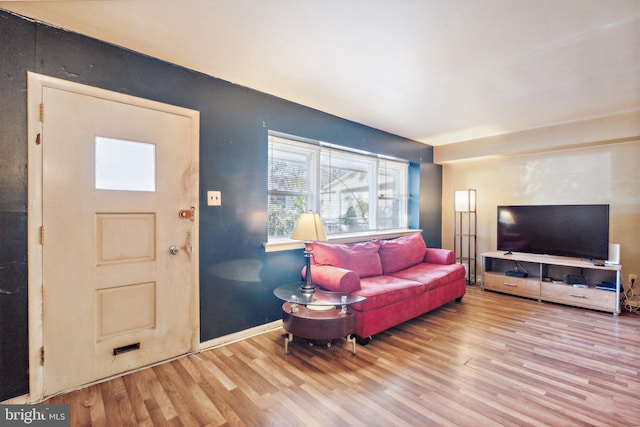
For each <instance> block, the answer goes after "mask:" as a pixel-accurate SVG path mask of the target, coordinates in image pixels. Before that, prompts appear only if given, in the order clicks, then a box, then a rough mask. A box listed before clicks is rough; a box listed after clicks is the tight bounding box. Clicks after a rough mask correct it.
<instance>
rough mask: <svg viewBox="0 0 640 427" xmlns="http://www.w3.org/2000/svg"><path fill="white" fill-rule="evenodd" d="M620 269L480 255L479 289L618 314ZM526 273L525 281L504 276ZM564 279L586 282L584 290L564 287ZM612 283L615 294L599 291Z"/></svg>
mask: <svg viewBox="0 0 640 427" xmlns="http://www.w3.org/2000/svg"><path fill="white" fill-rule="evenodd" d="M621 270H622V266H621V265H617V264H616V265H595V264H593V263H591V262H589V261H587V260H584V259H579V258H569V257H558V256H548V255H535V254H527V253H520V252H514V253H508V254H507V253H505V252H502V251H494V252H485V253H483V254H482V289H483V290H484V289H487V290H492V291H497V292H503V293H507V294H512V295H518V296H522V297H527V298H534V299H537V300H538V301H550V302H556V303H560V304H566V305H572V306H575V307H583V308H589V309H593V310H600V311H607V312H611V313H613V315H614V316H617V315H618V314H620V290H621V286H620V272H621ZM511 271H520V272H526V277H512V276H508V275H507V272H511ZM565 276H577V277H584V278H586V282H587V283H586V285H587V286H586V287H582V286H574V285H571V284H568V283H565V281H564V278H565ZM603 282H609V283H615V291H610V290H605V289H598V288H596V286H597V285H600V284H601V283H603Z"/></svg>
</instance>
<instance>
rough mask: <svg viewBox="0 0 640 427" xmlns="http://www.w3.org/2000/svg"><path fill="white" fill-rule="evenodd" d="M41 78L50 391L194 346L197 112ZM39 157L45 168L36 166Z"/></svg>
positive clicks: (45, 350)
mask: <svg viewBox="0 0 640 427" xmlns="http://www.w3.org/2000/svg"><path fill="white" fill-rule="evenodd" d="M40 82H41V84H40V85H39V86H37V85H34V86H36V87H34V88H32V87H31V85H30V96H31V91H32V90H35V91H38V92H39V95H40V98H41V101H40V102H41V104H42V105H43V108H42V110H41V113H42V114H41V119H42V121H41V122H40V126H41V135H40V138H37V139H38V141H37V144H36V145H37V148H36V150H40V152H39V153H38V152H36V153H34V156H33V157H34V158H33V159H31V158H30V164H29V167H30V168H38V167H41V184H38V183H34V185H35V186H38V185H41V193H40V195H41V206H42V218H41V219H42V223H41V226H38V224H37V223H36V222H35V221H33V223H32V221H30V227H31V226H33V227H38V228H39V230H37V232H38V233H39V235H40V236H39V239H40V247H41V251H40V255H41V276H42V354H43V357H42V358H41V366H42V368H41V369H42V372H41V374H42V384H43V385H42V395H44V396H48V395H51V394H53V393H56V392H58V391H61V390H66V389H69V388H73V387H76V386H79V385H82V384H87V383H90V382H93V381H96V380H99V379H102V378H106V377H109V376H112V375H116V374H120V373H123V372H126V371H129V370H132V369H135V368H139V367H142V366H145V365H149V364H152V363H155V362H158V361H162V360H165V359H169V358H172V357H175V356H178V355H181V354H185V353H188V352H189V351H191V350H195V349H196V348H195V347H196V345H197V344H196V343H197V342H198V338H199V336H198V335H199V330H198V327H197V310H198V304H197V274H198V273H197V271H198V247H197V242H198V241H197V236H198V227H197V221H195V220H194V219H195V218H194V215H195V213H196V210H197V207H198V205H197V200H198V199H197V197H198V190H197V188H198V171H197V152H198V137H197V135H198V127H199V123H198V120H199V119H198V113H197V112H194V111H191V110H186V109H181V108H177V107H172V106H167V105H164V104H159V103H154V102H150V101H145V100H141V99H138V98H133V97H128V96H123V95H120V94H116V93H112V92H107V91H102V90H98V89H95V88H88V87H85V86H81V85H74V84H68V83H67V82H62V81H55V80H51V79H45V80H44V81H42V80H41V81H40ZM52 82H53V83H52ZM35 98H36V97H35V95H34V99H35ZM32 143H33V142H32ZM38 155H39V156H40V157H39V158H40V161H41V163H40V164H41V166H39V165H38V164H31V161H32V160H33V161H35V162H36V163H38ZM32 177H33V176H32V174H31V173H30V178H32ZM30 188H31V187H30ZM36 198H37V197H36ZM34 202H35V203H37V200H36V201H34ZM181 212H182V213H181ZM40 227H41V228H40ZM34 231H36V230H32V229H30V233H32V232H34ZM30 268H38V266H37V265H34V266H30Z"/></svg>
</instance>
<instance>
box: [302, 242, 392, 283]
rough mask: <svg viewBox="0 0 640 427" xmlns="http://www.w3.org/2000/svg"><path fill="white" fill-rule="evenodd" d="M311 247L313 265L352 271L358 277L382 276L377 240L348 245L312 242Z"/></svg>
mask: <svg viewBox="0 0 640 427" xmlns="http://www.w3.org/2000/svg"><path fill="white" fill-rule="evenodd" d="M311 246H312V249H313V261H314V263H315V264H318V265H332V266H334V267H340V268H346V269H348V270H353V271H355V272H356V274H357V275H358V276H360V277H370V276H378V275H380V274H382V263H381V261H380V255H379V254H378V248H379V247H380V243H379V241H377V240H374V241H370V242H363V243H350V244H348V245H340V244H328V243H318V242H314V243H313V244H312V245H311Z"/></svg>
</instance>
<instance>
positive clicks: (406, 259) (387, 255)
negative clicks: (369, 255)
mask: <svg viewBox="0 0 640 427" xmlns="http://www.w3.org/2000/svg"><path fill="white" fill-rule="evenodd" d="M426 250H427V245H425V243H424V239H423V238H422V234H420V233H415V234H412V235H411V236H405V237H399V238H397V239H392V240H382V241H381V243H380V250H379V251H378V252H379V253H380V260H381V261H382V271H383V273H384V274H391V273H395V272H396V271H399V270H402V269H405V268H407V267H411V266H412V265H416V264H418V263H420V262H422V260H423V258H424V254H425V251H426Z"/></svg>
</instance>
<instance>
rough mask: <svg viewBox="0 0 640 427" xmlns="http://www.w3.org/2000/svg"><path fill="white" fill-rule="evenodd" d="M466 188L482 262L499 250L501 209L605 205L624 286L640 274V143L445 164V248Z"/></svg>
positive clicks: (633, 142) (637, 141) (448, 244)
mask: <svg viewBox="0 0 640 427" xmlns="http://www.w3.org/2000/svg"><path fill="white" fill-rule="evenodd" d="M543 151H544V150H543ZM465 188H475V189H476V190H477V197H478V262H480V256H479V255H480V254H481V253H482V252H486V251H490V250H495V249H496V215H497V213H496V207H497V206H498V205H509V204H589V203H606V204H609V205H610V242H611V243H620V245H621V248H620V255H621V256H620V258H621V260H620V263H621V264H622V265H623V282H625V283H626V282H627V274H629V273H635V274H640V139H635V141H631V142H617V143H616V142H612V141H609V142H608V143H606V144H602V145H598V146H583V147H581V148H571V149H566V150H558V148H557V147H555V149H554V150H553V151H544V152H537V153H535V154H521V155H510V156H507V157H495V158H482V157H478V158H475V159H469V160H464V161H455V162H450V163H449V162H447V163H444V164H443V196H442V203H443V212H442V215H443V218H442V222H443V227H442V245H443V247H445V248H449V249H452V248H453V218H454V214H453V192H454V190H456V189H465ZM478 265H479V264H478ZM478 271H480V267H478Z"/></svg>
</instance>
